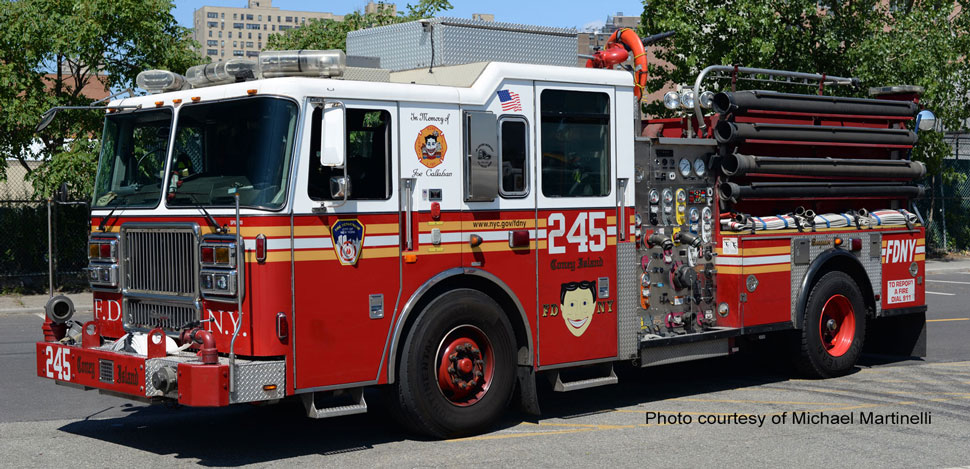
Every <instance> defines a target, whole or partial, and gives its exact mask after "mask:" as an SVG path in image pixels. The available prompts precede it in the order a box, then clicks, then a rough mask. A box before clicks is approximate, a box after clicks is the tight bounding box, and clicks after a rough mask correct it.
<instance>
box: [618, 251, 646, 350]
mask: <svg viewBox="0 0 970 469" xmlns="http://www.w3.org/2000/svg"><path fill="white" fill-rule="evenodd" d="M639 269H640V266H639V264H638V262H637V248H636V244H635V243H617V244H616V284H617V285H616V300H617V308H616V327H617V331H616V343H617V357H619V358H620V359H621V360H625V359H628V358H635V357H636V356H637V350H638V348H639V341H640V339H639V332H640V328H639V323H638V321H637V311H638V309H637V308H638V307H639V304H640V285H639V282H640V281H639V279H638V277H639V275H638V272H639Z"/></svg>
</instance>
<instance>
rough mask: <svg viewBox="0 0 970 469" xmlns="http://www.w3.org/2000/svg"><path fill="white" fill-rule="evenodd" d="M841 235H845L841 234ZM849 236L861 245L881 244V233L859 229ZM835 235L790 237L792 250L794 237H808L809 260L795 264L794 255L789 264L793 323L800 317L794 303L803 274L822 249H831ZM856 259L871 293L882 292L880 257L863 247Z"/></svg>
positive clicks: (799, 322) (798, 321)
mask: <svg viewBox="0 0 970 469" xmlns="http://www.w3.org/2000/svg"><path fill="white" fill-rule="evenodd" d="M842 236H845V234H843V235H842ZM850 236H851V237H853V238H855V237H859V238H861V239H862V245H863V246H869V243H871V242H872V241H875V242H877V243H879V244H880V245H881V244H882V234H880V233H873V232H865V231H860V232H856V233H851V234H850ZM835 237H836V235H834V234H816V235H811V234H809V235H799V236H798V237H797V238H792V250H793V251H794V249H795V240H796V239H799V238H801V239H806V238H807V239H809V243H808V253H809V254H808V255H809V259H811V261H810V262H809V263H807V264H795V259H794V256H793V258H792V265H791V314H792V322H793V323H794V324H797V325H800V324H801V318H799V317H798V316H799V314H800V312H799V311H798V309H797V305H796V303H797V302H798V295H800V294H801V291H802V280H803V279H804V278H805V274H806V273H808V269H809V267H811V265H812V262H814V261H815V259H816V258H817V257H818V255H819V254H821V253H822V252H823V251H826V250H828V249H831V247H832V239H834V238H835ZM856 259H859V261H860V262H861V263H862V267H863V268H864V269H865V271H866V274H868V275H869V283H870V284H871V285H872V293H873V295H881V294H882V260H881V259H880V258H878V257H877V258H873V257H872V256H870V255H869V253H868V252H867V249H863V250H862V251H860V252H859V253H856ZM880 303H881V302H880V301H877V302H876V314H879V311H880V309H881V307H880Z"/></svg>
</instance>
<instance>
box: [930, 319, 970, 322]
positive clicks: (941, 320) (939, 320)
mask: <svg viewBox="0 0 970 469" xmlns="http://www.w3.org/2000/svg"><path fill="white" fill-rule="evenodd" d="M943 321H970V318H948V319H927V320H926V322H943Z"/></svg>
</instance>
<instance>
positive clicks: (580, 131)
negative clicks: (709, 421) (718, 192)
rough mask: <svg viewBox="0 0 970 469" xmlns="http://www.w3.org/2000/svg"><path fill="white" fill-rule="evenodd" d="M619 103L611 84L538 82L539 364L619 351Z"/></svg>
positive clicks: (602, 356)
mask: <svg viewBox="0 0 970 469" xmlns="http://www.w3.org/2000/svg"><path fill="white" fill-rule="evenodd" d="M615 106H616V103H615V100H614V92H613V89H612V88H611V87H606V86H588V85H575V84H555V83H537V84H536V86H535V107H536V114H535V120H536V122H537V129H538V130H537V132H536V133H537V137H538V138H537V140H538V142H537V145H538V170H537V171H536V193H537V195H536V203H537V223H538V226H539V227H541V228H542V229H544V232H545V238H546V239H545V243H544V246H540V249H539V251H538V262H537V265H538V269H537V271H538V277H539V286H538V300H539V303H540V308H539V318H538V323H539V327H538V329H539V347H538V348H539V354H538V355H539V357H538V358H539V364H540V365H541V366H548V365H556V364H562V363H571V362H579V361H588V360H596V359H609V358H615V357H616V355H617V319H616V285H615V280H616V271H617V270H616V237H617V233H616V226H617V221H616V214H617V210H616V194H615V191H616V187H615V186H616V183H615V181H616V175H617V172H616V171H617V170H616V164H615V161H616V159H615V147H616V145H615V143H614V141H613V140H614V138H615V128H616V122H615V118H614V115H615Z"/></svg>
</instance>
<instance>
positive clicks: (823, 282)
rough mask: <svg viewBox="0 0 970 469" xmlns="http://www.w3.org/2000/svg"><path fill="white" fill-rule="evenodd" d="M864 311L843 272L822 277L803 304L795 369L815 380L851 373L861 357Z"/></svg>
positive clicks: (864, 321) (852, 286)
mask: <svg viewBox="0 0 970 469" xmlns="http://www.w3.org/2000/svg"><path fill="white" fill-rule="evenodd" d="M865 308H866V307H865V302H863V300H862V293H861V292H860V291H859V286H858V285H856V283H855V281H853V280H852V277H849V276H848V275H847V274H846V273H844V272H829V273H827V274H825V275H823V276H822V278H820V279H819V280H818V282H816V283H815V286H814V287H812V291H811V293H810V294H809V296H808V302H807V303H806V304H805V311H804V313H803V314H804V318H803V319H804V320H803V321H802V326H803V327H802V337H801V339H802V340H801V353H800V354H799V357H798V360H797V362H796V365H797V366H798V368H799V369H800V370H801V371H802V372H803V373H805V374H807V375H809V376H813V377H818V378H830V377H834V376H840V375H844V374H845V373H847V372H848V371H849V370H850V369H852V367H854V366H855V364H856V361H857V360H858V359H859V354H860V353H862V343H863V338H864V337H865V330H866V309H865Z"/></svg>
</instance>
